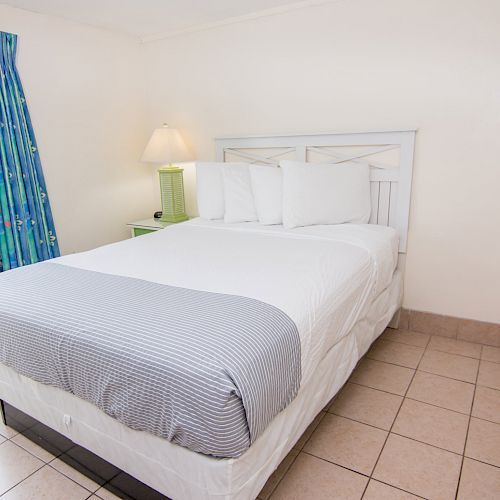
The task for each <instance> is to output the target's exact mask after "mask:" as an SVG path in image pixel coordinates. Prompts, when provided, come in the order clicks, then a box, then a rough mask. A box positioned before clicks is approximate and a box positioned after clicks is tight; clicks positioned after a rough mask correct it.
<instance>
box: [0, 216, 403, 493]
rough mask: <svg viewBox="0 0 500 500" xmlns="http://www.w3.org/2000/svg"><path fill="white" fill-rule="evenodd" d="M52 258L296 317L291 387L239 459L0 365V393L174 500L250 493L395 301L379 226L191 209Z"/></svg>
mask: <svg viewBox="0 0 500 500" xmlns="http://www.w3.org/2000/svg"><path fill="white" fill-rule="evenodd" d="M57 261H58V262H59V263H61V264H65V265H70V266H75V267H80V268H83V269H90V270H95V271H101V272H106V273H113V274H118V275H123V276H131V277H136V278H141V279H147V280H150V281H155V282H158V283H167V284H169V285H174V286H183V287H188V288H194V289H199V290H208V291H214V292H222V293H234V294H239V295H244V296H247V297H253V298H256V299H259V300H263V301H265V302H267V303H270V304H273V305H275V306H277V307H279V308H280V309H282V310H283V311H284V312H286V313H287V314H288V315H289V316H290V317H291V318H292V319H293V320H294V321H295V323H296V324H297V326H298V329H299V333H300V336H301V342H302V371H303V379H302V385H301V389H300V391H299V394H298V396H297V398H296V399H295V400H294V401H293V402H292V403H291V404H290V405H289V406H288V407H287V408H286V409H285V410H284V411H283V412H281V413H280V414H279V415H278V416H277V417H276V418H275V419H274V420H273V422H272V423H271V425H270V426H269V427H268V429H266V431H265V432H264V433H263V434H262V435H261V436H260V437H259V438H258V439H257V440H256V442H255V443H254V444H253V445H252V446H251V447H250V449H249V450H248V451H247V452H245V453H244V454H243V455H242V456H241V457H239V458H238V459H214V458H211V457H207V456H204V455H201V454H198V453H194V452H192V451H190V450H188V449H186V448H182V447H179V446H177V445H174V444H172V443H170V442H168V441H166V440H162V439H161V438H158V437H156V436H153V435H150V434H147V433H144V432H138V431H134V430H132V429H129V428H127V427H125V426H124V425H122V424H120V423H119V422H118V421H116V420H114V419H112V418H110V417H108V416H107V415H105V414H104V413H102V412H101V411H100V410H98V409H97V408H96V407H94V406H93V405H91V404H90V403H88V402H86V401H83V400H80V399H78V398H76V397H75V396H73V395H71V394H69V393H66V392H64V391H61V390H59V389H56V388H53V387H49V386H45V385H42V384H39V383H36V382H34V381H31V380H29V379H26V378H25V377H22V376H20V375H18V374H16V373H15V372H14V371H13V370H12V369H10V368H7V367H5V366H3V365H1V364H0V398H4V399H5V400H6V401H8V402H10V403H11V404H13V405H14V406H17V407H18V408H19V409H20V410H22V411H25V412H26V413H28V414H30V415H32V416H34V417H35V418H37V419H38V420H40V421H42V422H43V423H45V424H46V425H49V426H50V427H52V428H54V429H55V430H58V431H59V432H62V433H63V434H65V435H66V436H68V437H69V438H70V439H73V440H74V441H75V442H76V443H78V444H81V445H82V446H84V447H86V448H88V449H90V450H91V451H93V452H94V453H96V454H98V455H100V456H102V457H103V458H104V459H106V460H108V461H110V462H111V463H114V464H115V465H116V466H118V467H120V468H122V469H124V470H125V471H126V472H129V473H130V474H132V475H134V476H135V477H137V478H138V479H140V480H142V481H144V482H145V483H147V484H149V485H150V486H152V487H153V488H156V489H158V490H159V491H161V492H163V493H165V494H166V495H169V496H171V497H172V498H174V499H175V500H189V499H193V500H194V499H197V500H198V499H200V500H202V499H207V500H222V499H224V500H244V499H251V498H255V496H256V495H257V494H258V492H259V491H260V488H262V486H263V485H264V483H265V481H266V479H267V478H268V477H269V475H270V474H271V473H272V471H273V470H274V469H275V468H276V467H277V465H278V464H279V463H280V461H281V460H282V459H283V458H284V456H285V455H286V453H287V452H288V451H289V450H290V449H291V448H292V446H293V445H294V443H295V442H296V440H297V439H298V437H300V435H301V434H302V432H303V431H304V430H305V429H306V427H307V426H308V424H309V423H310V422H311V421H312V419H313V418H314V416H315V415H316V414H317V413H318V412H319V411H320V410H321V409H322V408H323V407H324V405H325V404H326V403H327V402H328V400H329V399H330V398H331V397H332V396H333V395H334V394H335V393H336V392H337V391H338V390H339V388H340V387H341V386H342V385H343V384H344V382H345V381H346V380H347V378H348V376H349V374H350V373H351V371H352V370H353V368H354V366H355V365H356V363H357V361H358V359H359V357H360V356H361V355H362V354H363V353H364V351H365V350H366V348H367V346H369V345H370V344H371V342H372V341H373V340H374V338H376V336H377V335H379V334H380V333H381V332H382V331H383V329H384V328H385V326H386V325H387V324H388V323H389V321H390V319H391V317H392V315H393V314H394V312H395V311H396V310H397V308H398V307H399V306H400V295H401V278H400V275H399V273H398V272H396V273H394V269H395V266H396V261H397V238H396V235H395V232H394V231H393V230H392V229H390V228H387V227H382V226H368V225H348V224H346V225H342V226H315V227H305V228H297V229H293V230H287V229H284V228H283V227H282V226H261V225H259V224H257V223H244V224H234V225H228V224H223V223H220V222H217V221H211V222H208V221H201V220H199V219H196V220H194V221H191V222H188V223H184V224H180V225H177V226H171V227H169V228H167V229H165V230H162V231H158V232H156V233H152V234H150V235H145V236H141V237H140V238H135V239H132V240H127V241H125V242H121V243H117V244H113V245H108V246H106V247H101V248H98V249H96V250H92V251H90V252H85V253H81V254H75V255H70V256H66V257H61V258H60V259H57ZM65 415H67V416H69V417H70V418H69V419H68V418H65V417H64V416H65Z"/></svg>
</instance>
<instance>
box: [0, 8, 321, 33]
mask: <svg viewBox="0 0 500 500" xmlns="http://www.w3.org/2000/svg"><path fill="white" fill-rule="evenodd" d="M4 3H6V4H7V5H10V6H12V7H18V8H21V9H25V10H29V11H32V12H38V13H41V14H49V15H52V16H58V17H62V18H64V19H68V20H71V21H76V22H80V23H85V24H89V25H92V26H97V27H99V28H104V29H108V30H112V31H117V32H121V33H125V34H128V35H132V36H136V37H140V38H142V39H146V40H147V39H154V38H157V37H163V36H169V35H171V34H176V33H178V32H182V31H187V30H193V29H196V28H203V27H208V26H210V25H217V24H220V23H224V22H225V21H226V22H227V21H231V20H234V18H239V17H245V16H252V15H254V14H258V13H261V14H262V15H265V14H266V13H267V12H266V11H269V12H268V13H269V14H272V13H275V11H280V10H289V8H292V9H295V8H298V7H304V6H307V5H310V4H318V3H324V1H323V2H322V1H318V0H306V1H301V2H297V1H291V0H70V1H68V0H4Z"/></svg>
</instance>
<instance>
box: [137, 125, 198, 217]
mask: <svg viewBox="0 0 500 500" xmlns="http://www.w3.org/2000/svg"><path fill="white" fill-rule="evenodd" d="M193 159H194V157H193V156H192V154H191V152H190V151H189V149H188V148H187V147H186V144H185V143H184V140H183V139H182V136H181V134H180V133H179V131H178V130H177V129H175V128H170V127H169V126H168V125H167V124H166V123H165V124H163V126H162V127H160V128H157V129H155V130H154V132H153V135H152V136H151V139H149V142H148V144H147V146H146V149H145V150H144V153H143V154H142V157H141V161H143V162H145V163H159V164H161V165H163V166H162V167H161V168H160V169H159V170H158V174H159V176H160V191H161V205H162V216H161V219H160V220H161V221H162V222H182V221H184V220H188V218H189V217H188V216H187V215H186V205H185V201H184V180H183V174H182V172H183V171H184V169H182V168H179V167H177V166H175V165H173V163H174V162H183V161H190V160H193Z"/></svg>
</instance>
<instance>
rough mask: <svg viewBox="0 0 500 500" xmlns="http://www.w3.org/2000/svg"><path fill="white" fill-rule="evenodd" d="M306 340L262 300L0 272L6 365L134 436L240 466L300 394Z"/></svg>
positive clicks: (69, 275) (76, 273)
mask: <svg viewBox="0 0 500 500" xmlns="http://www.w3.org/2000/svg"><path fill="white" fill-rule="evenodd" d="M300 350H301V349H300V338H299V334H298V331H297V327H296V325H295V324H294V323H293V321H292V320H291V319H290V318H289V317H288V316H287V315H286V314H285V313H284V312H282V311H281V310H279V309H277V308H276V307H274V306H271V305H269V304H265V303H263V302H260V301H258V300H254V299H250V298H246V297H240V296H232V295H224V294H219V293H212V292H205V291H197V290H190V289H185V288H177V287H172V286H167V285H162V284H157V283H151V282H148V281H143V280H139V279H135V278H127V277H122V276H115V275H109V274H103V273H98V272H94V271H87V270H82V269H78V268H73V267H69V266H65V265H60V264H55V263H42V264H36V265H33V266H29V267H25V268H21V269H17V270H15V271H9V272H6V273H3V274H0V362H1V363H3V364H5V365H7V366H10V367H12V368H13V369H14V370H16V371H17V372H18V373H20V374H22V375H25V376H27V377H29V378H31V379H33V380H36V381H37V382H41V383H43V384H48V385H51V386H55V387H58V388H60V389H63V390H64V391H67V392H70V393H72V394H74V395H76V396H78V397H79V398H82V399H85V400H87V401H89V402H91V403H93V404H94V405H96V406H97V407H98V408H100V409H101V410H102V411H104V412H105V413H106V414H108V415H109V416H111V417H114V418H116V419H118V420H119V421H120V422H122V423H123V424H125V425H127V426H128V427H131V428H132V429H136V430H141V431H146V432H150V433H152V434H155V435H157V436H160V437H162V438H165V439H168V440H170V441H172V442H173V443H177V444H179V445H181V446H185V447H187V448H190V449H191V450H194V451H196V452H200V453H205V454H207V455H213V456H216V457H238V456H239V455H241V454H242V453H243V452H244V451H245V450H246V449H247V448H248V447H249V446H250V445H251V443H252V442H253V441H254V440H255V439H256V438H257V437H258V436H259V435H260V434H261V433H262V432H263V430H264V429H265V428H266V426H267V425H268V424H269V423H270V422H271V420H272V419H273V418H274V417H275V416H276V415H277V414H278V413H279V412H280V411H281V410H283V409H284V408H285V407H286V406H287V405H288V404H289V403H290V402H291V401H292V400H293V399H294V397H295V396H296V394H297V391H298V389H299V386H300V381H301V352H300Z"/></svg>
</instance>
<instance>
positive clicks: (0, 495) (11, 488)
mask: <svg viewBox="0 0 500 500" xmlns="http://www.w3.org/2000/svg"><path fill="white" fill-rule="evenodd" d="M12 444H14V445H15V444H16V443H12ZM16 446H17V445H16ZM19 448H21V447H20V446H19ZM21 449H22V450H23V451H24V448H21ZM38 460H40V459H38ZM40 461H41V460H40ZM46 465H47V464H46V463H45V462H42V465H41V466H40V467H38V468H37V469H36V470H34V471H33V472H32V473H31V474H29V475H27V476H26V477H25V478H24V479H21V481H19V482H17V483H16V484H15V485H14V486H12V487H10V488H9V489H7V490H5V491H4V492H3V493H1V494H0V498H1V497H3V496H4V495H5V494H6V493H8V492H9V491H11V490H13V489H14V488H16V487H17V486H19V485H20V484H21V483H24V481H26V480H27V479H29V478H30V477H31V476H33V475H35V474H36V473H37V472H38V471H39V470H42V469H43V468H44V467H45V466H46Z"/></svg>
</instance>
